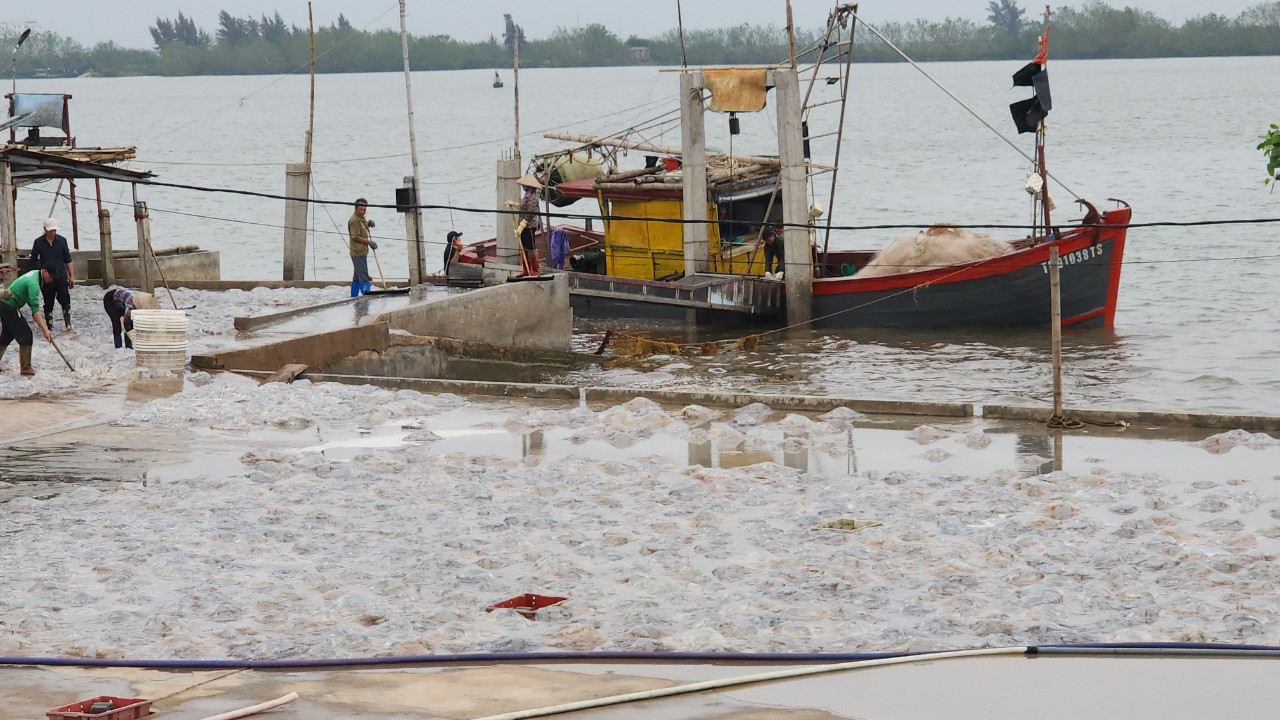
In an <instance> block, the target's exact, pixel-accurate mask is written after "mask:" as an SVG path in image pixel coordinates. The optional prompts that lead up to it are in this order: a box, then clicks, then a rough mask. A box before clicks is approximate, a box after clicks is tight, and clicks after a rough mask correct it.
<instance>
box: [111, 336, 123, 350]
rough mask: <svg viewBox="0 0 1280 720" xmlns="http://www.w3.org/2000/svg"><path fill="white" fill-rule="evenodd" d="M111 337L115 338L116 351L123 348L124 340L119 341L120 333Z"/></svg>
mask: <svg viewBox="0 0 1280 720" xmlns="http://www.w3.org/2000/svg"><path fill="white" fill-rule="evenodd" d="M111 337H113V338H115V341H116V349H117V350H119V349H120V348H122V347H124V340H123V339H121V337H120V333H114V334H113V335H112V336H111Z"/></svg>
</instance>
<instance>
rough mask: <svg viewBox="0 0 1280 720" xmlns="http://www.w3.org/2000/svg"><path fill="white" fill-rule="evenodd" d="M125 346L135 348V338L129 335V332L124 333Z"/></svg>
mask: <svg viewBox="0 0 1280 720" xmlns="http://www.w3.org/2000/svg"><path fill="white" fill-rule="evenodd" d="M124 346H125V347H127V348H129V349H130V350H132V349H133V338H131V337H129V333H125V334H124Z"/></svg>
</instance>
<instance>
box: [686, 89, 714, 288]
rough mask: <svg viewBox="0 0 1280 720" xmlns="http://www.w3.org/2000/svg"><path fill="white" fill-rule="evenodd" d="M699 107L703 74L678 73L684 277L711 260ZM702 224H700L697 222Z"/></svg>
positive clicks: (703, 135) (704, 144) (704, 141)
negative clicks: (683, 222) (682, 189)
mask: <svg viewBox="0 0 1280 720" xmlns="http://www.w3.org/2000/svg"><path fill="white" fill-rule="evenodd" d="M703 114H704V110H703V107H702V73H701V72H699V71H696V70H695V71H693V72H682V73H680V153H681V172H682V173H683V176H684V196H683V204H684V213H683V217H684V219H685V220H691V221H695V222H687V223H685V225H684V274H685V277H688V276H690V275H694V274H695V273H699V272H705V271H706V270H707V268H708V264H709V263H710V260H711V249H710V243H709V242H708V241H707V225H706V222H705V221H706V219H707V136H706V122H705V119H704V117H703ZM698 221H701V222H698Z"/></svg>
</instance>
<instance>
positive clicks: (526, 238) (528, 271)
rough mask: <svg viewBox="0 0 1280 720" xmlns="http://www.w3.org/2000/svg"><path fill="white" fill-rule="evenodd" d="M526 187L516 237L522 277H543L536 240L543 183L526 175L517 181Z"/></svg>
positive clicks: (521, 199) (521, 202) (521, 200)
mask: <svg viewBox="0 0 1280 720" xmlns="http://www.w3.org/2000/svg"><path fill="white" fill-rule="evenodd" d="M516 184H518V185H521V186H523V187H524V197H522V198H520V223H519V224H518V225H516V235H517V236H519V237H520V248H521V252H520V257H521V260H522V265H523V267H524V272H522V273H520V274H521V275H522V276H526V277H527V276H531V275H541V274H542V271H541V269H540V268H539V267H538V247H537V244H536V243H535V239H536V238H537V234H538V227H539V224H540V223H539V220H540V218H539V216H538V191H539V190H541V189H542V183H540V182H538V179H537V178H535V177H534V176H532V175H525V176H524V177H522V178H520V179H519V180H517V181H516Z"/></svg>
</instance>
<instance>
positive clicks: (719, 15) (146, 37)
mask: <svg viewBox="0 0 1280 720" xmlns="http://www.w3.org/2000/svg"><path fill="white" fill-rule="evenodd" d="M1260 1H1261V0H1213V2H1212V3H1209V2H1204V1H1203V0H1202V1H1201V2H1199V3H1192V2H1188V1H1187V0H1127V1H1126V0H1108V2H1109V4H1110V5H1112V6H1113V7H1123V6H1130V7H1136V8H1140V9H1143V10H1150V11H1152V12H1154V13H1156V14H1157V15H1159V16H1161V17H1164V18H1166V19H1168V20H1171V21H1173V22H1175V23H1181V22H1182V21H1184V20H1186V19H1187V18H1188V17H1195V16H1197V15H1203V14H1205V13H1208V12H1217V13H1220V14H1223V15H1227V16H1229V17H1234V16H1236V15H1238V14H1240V13H1241V12H1242V11H1244V10H1245V9H1246V8H1248V7H1251V6H1253V5H1256V4H1258V2H1260ZM1082 2H1083V0H1077V1H1075V2H1069V3H1060V4H1061V5H1080V4H1082ZM861 5H862V12H861V14H862V16H863V18H864V19H866V21H867V22H870V23H873V24H874V23H876V22H886V21H893V20H915V19H927V20H940V19H942V18H944V17H948V16H951V17H960V18H966V19H970V20H974V21H985V18H986V14H987V13H986V7H987V2H986V0H880V1H879V2H877V1H876V0H871V1H870V2H862V3H861ZM1019 5H1020V6H1021V7H1022V8H1023V9H1025V10H1027V12H1028V15H1038V14H1039V13H1040V12H1041V10H1042V6H1041V5H1040V4H1039V3H1037V2H1031V1H1030V0H1021V1H1020V2H1019ZM681 6H682V12H683V15H684V24H685V28H686V29H689V28H715V27H727V26H731V25H737V24H741V23H750V24H756V25H768V24H773V25H779V26H781V25H784V24H785V21H786V4H785V0H682V2H681ZM834 6H835V2H834V0H792V8H793V13H794V15H795V22H796V25H797V26H799V27H804V28H813V29H820V28H821V27H822V26H823V25H824V24H825V23H826V17H827V14H828V13H829V12H830V10H831V8H832V7H834ZM312 7H313V12H314V14H315V21H316V25H317V26H320V25H329V24H332V23H333V22H334V20H336V19H337V17H338V14H339V13H341V14H344V15H346V17H347V19H348V20H350V21H351V24H352V25H354V26H355V27H356V28H367V29H370V30H378V29H383V28H399V23H400V14H399V3H398V2H396V0H313V3H312ZM407 7H408V12H407V18H406V21H407V25H408V28H409V32H411V33H414V34H441V33H443V34H448V35H452V36H453V37H455V38H459V39H461V40H468V41H474V40H483V39H484V38H487V37H488V36H489V35H490V34H494V35H497V36H499V37H500V36H501V35H502V29H503V24H502V15H503V13H512V15H513V16H514V17H515V20H516V22H517V23H519V24H520V25H521V26H522V27H523V28H524V31H525V35H526V36H528V37H531V38H539V37H545V36H547V35H549V34H550V33H551V32H552V31H554V30H555V29H556V28H557V27H561V26H563V27H578V26H581V25H586V24H589V23H600V24H602V25H604V26H605V27H607V28H609V29H610V30H611V31H613V32H614V34H616V35H618V36H619V37H622V38H626V37H627V36H628V35H632V34H635V35H639V36H641V37H648V36H653V35H658V34H661V33H663V32H665V31H666V30H669V29H671V28H674V27H675V26H676V0H648V1H647V2H643V1H637V0H626V1H625V2H624V1H622V0H462V1H461V2H456V1H453V0H408V2H407ZM179 10H181V11H182V12H183V13H184V14H186V15H189V16H190V17H192V18H193V19H194V20H195V21H196V24H197V25H199V26H200V27H202V28H203V29H205V30H206V31H208V32H209V33H210V34H213V32H214V31H215V30H216V29H217V27H218V11H219V10H226V11H227V12H229V13H231V14H232V15H235V16H237V17H245V16H249V15H252V16H254V17H259V16H261V15H262V14H264V13H267V14H270V13H274V12H276V11H278V12H279V13H280V15H281V17H283V18H284V19H285V22H287V23H291V24H296V25H298V26H299V27H306V25H307V3H306V0H112V1H109V2H108V1H107V0H49V1H47V2H32V3H22V2H17V0H15V1H14V2H5V3H4V5H3V6H0V27H3V26H11V24H18V25H20V26H21V25H25V24H28V23H35V24H37V28H36V29H37V30H38V31H39V30H43V31H49V32H55V33H57V34H59V35H62V36H65V37H71V38H73V39H75V40H77V41H79V42H80V43H82V44H84V45H93V44H96V43H99V42H104V41H114V42H116V43H117V44H119V45H123V46H125V47H133V48H149V47H151V46H152V41H151V36H150V34H149V33H148V31H147V28H148V27H150V26H151V25H152V24H154V23H155V20H156V18H157V17H164V18H172V17H174V16H175V15H177V13H178V11H179Z"/></svg>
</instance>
